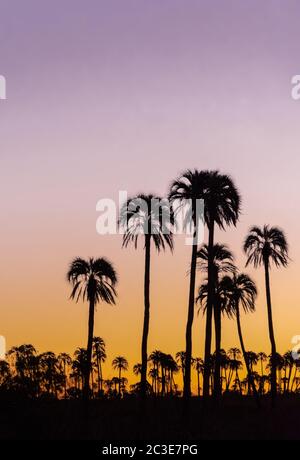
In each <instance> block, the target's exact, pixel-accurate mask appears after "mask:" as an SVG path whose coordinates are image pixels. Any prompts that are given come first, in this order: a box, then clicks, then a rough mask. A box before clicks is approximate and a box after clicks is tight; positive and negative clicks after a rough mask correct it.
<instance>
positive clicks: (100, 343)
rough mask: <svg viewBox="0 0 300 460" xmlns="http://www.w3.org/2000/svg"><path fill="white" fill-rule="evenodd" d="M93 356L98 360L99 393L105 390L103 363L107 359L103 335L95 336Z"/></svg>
mask: <svg viewBox="0 0 300 460" xmlns="http://www.w3.org/2000/svg"><path fill="white" fill-rule="evenodd" d="M93 348H94V353H93V357H94V358H95V360H96V366H97V374H98V382H97V383H98V394H100V392H101V391H102V390H103V375H102V363H105V361H106V358H107V356H106V352H105V342H104V340H103V339H102V338H101V337H94V338H93Z"/></svg>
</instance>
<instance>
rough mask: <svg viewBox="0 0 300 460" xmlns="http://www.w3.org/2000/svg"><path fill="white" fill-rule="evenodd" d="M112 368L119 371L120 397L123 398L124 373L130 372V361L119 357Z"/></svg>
mask: <svg viewBox="0 0 300 460" xmlns="http://www.w3.org/2000/svg"><path fill="white" fill-rule="evenodd" d="M112 367H113V369H115V370H118V371H119V376H118V379H119V396H121V384H122V371H127V370H128V361H127V359H126V358H124V357H123V356H117V357H116V358H115V359H114V360H113V362H112Z"/></svg>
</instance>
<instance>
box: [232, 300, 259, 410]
mask: <svg viewBox="0 0 300 460" xmlns="http://www.w3.org/2000/svg"><path fill="white" fill-rule="evenodd" d="M236 322H237V329H238V335H239V340H240V345H241V349H242V353H243V357H244V361H245V364H246V369H247V373H248V382H249V383H250V385H251V387H252V391H253V395H254V398H255V401H256V404H257V406H258V407H260V399H259V395H258V392H257V389H256V386H255V383H254V380H253V375H252V372H251V369H250V365H249V361H248V359H247V355H246V349H245V344H244V340H243V334H242V327H241V319H240V309H239V305H236Z"/></svg>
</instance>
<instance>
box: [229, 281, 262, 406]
mask: <svg viewBox="0 0 300 460" xmlns="http://www.w3.org/2000/svg"><path fill="white" fill-rule="evenodd" d="M222 282H223V284H224V285H227V292H228V302H227V309H226V311H227V314H228V316H229V317H231V316H235V318H236V324H237V330H238V336H239V340H240V345H241V350H242V353H243V357H244V361H245V365H246V369H247V374H248V383H249V384H250V386H251V388H252V391H253V394H254V397H255V399H256V403H257V405H258V406H260V402H259V397H258V393H257V389H256V386H255V382H254V379H253V375H252V369H251V365H250V362H249V360H248V356H247V351H246V348H245V344H244V339H243V334H242V326H241V317H240V308H242V309H243V310H244V312H245V313H248V312H254V311H255V301H256V297H257V289H256V285H255V283H254V281H253V280H252V279H251V278H250V277H249V276H248V275H246V274H243V273H240V274H234V275H233V276H232V277H229V276H224V278H223V280H222Z"/></svg>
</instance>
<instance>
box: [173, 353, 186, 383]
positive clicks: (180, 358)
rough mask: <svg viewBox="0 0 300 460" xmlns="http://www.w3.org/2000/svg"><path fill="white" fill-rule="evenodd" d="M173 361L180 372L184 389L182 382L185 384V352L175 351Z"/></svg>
mask: <svg viewBox="0 0 300 460" xmlns="http://www.w3.org/2000/svg"><path fill="white" fill-rule="evenodd" d="M175 359H176V362H177V364H178V365H179V367H180V369H181V372H182V381H183V387H184V382H185V359H186V353H185V351H177V353H176V355H175Z"/></svg>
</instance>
